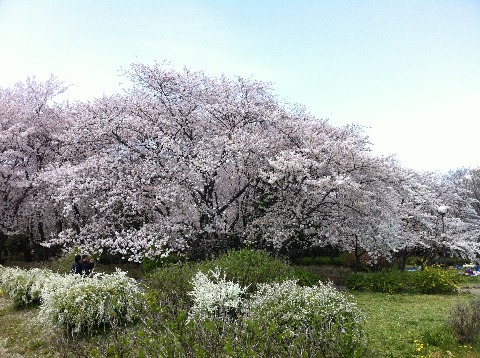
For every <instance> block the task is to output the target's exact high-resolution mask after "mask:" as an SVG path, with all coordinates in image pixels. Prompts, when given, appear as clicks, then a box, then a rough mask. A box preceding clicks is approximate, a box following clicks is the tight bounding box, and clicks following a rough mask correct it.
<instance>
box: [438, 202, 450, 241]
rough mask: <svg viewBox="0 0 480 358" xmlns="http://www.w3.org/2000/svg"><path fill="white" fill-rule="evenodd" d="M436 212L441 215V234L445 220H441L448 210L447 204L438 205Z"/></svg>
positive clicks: (443, 231) (443, 230)
mask: <svg viewBox="0 0 480 358" xmlns="http://www.w3.org/2000/svg"><path fill="white" fill-rule="evenodd" d="M437 212H438V213H439V214H440V216H441V217H442V234H443V233H445V221H444V220H443V219H444V217H445V214H446V213H447V212H448V206H446V205H440V206H439V207H438V208H437Z"/></svg>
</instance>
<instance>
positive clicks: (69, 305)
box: [39, 269, 142, 335]
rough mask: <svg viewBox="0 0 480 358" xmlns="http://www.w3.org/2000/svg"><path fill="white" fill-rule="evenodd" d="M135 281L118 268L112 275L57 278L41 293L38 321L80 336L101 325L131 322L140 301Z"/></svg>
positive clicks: (52, 279)
mask: <svg viewBox="0 0 480 358" xmlns="http://www.w3.org/2000/svg"><path fill="white" fill-rule="evenodd" d="M141 295H142V293H141V290H140V289H139V287H138V285H137V283H136V281H135V280H134V279H132V278H129V277H127V276H126V274H125V272H122V271H120V270H118V269H117V271H116V272H115V273H113V274H111V275H106V274H101V273H98V274H95V275H94V276H93V277H82V276H80V275H63V276H60V275H58V276H55V277H52V278H50V279H48V280H46V282H45V284H44V286H43V288H42V291H41V302H42V304H41V306H40V313H39V318H40V320H41V321H43V322H44V323H47V324H51V325H53V326H54V327H59V328H61V329H63V330H64V331H66V332H68V333H70V334H72V335H77V334H79V333H82V332H85V331H87V332H91V331H92V329H93V328H96V327H99V326H102V325H103V326H106V325H110V326H116V325H118V324H119V323H128V322H132V321H133V320H134V319H135V318H136V312H137V310H136V308H137V307H138V306H137V305H138V304H139V302H140V299H141Z"/></svg>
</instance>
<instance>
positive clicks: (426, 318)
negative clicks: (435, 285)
mask: <svg viewBox="0 0 480 358" xmlns="http://www.w3.org/2000/svg"><path fill="white" fill-rule="evenodd" d="M353 296H354V297H355V300H356V301H357V303H358V305H359V307H360V308H361V309H363V311H364V312H365V313H366V315H367V317H368V326H367V333H368V338H369V347H370V352H369V357H395V358H396V357H398V358H405V357H480V345H479V344H475V345H470V344H468V345H460V344H458V343H456V342H455V341H454V339H453V336H452V334H451V332H449V330H448V328H447V327H446V325H445V321H446V317H447V315H448V312H449V310H450V307H451V306H452V305H453V304H455V302H456V300H457V299H459V300H462V301H465V304H468V301H469V299H471V298H472V295H470V294H459V295H410V294H394V295H391V294H384V293H369V292H355V293H353Z"/></svg>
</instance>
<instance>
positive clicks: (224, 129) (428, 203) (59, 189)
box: [0, 64, 480, 261]
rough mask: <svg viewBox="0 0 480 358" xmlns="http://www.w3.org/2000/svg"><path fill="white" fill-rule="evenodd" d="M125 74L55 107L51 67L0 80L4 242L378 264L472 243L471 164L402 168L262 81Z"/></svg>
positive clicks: (144, 71)
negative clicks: (112, 86)
mask: <svg viewBox="0 0 480 358" xmlns="http://www.w3.org/2000/svg"><path fill="white" fill-rule="evenodd" d="M125 75H126V76H127V78H129V80H130V81H131V83H132V85H131V87H129V88H127V89H126V91H125V92H124V93H121V94H116V95H112V96H105V97H102V98H98V99H96V100H94V101H93V102H87V103H84V102H76V103H73V104H72V103H55V102H54V99H55V96H56V95H57V94H60V93H62V92H63V91H64V90H65V88H64V87H63V85H62V84H61V83H59V82H58V81H56V80H55V79H54V78H51V79H50V80H49V81H47V82H46V83H38V82H36V81H35V80H34V79H29V80H27V81H26V83H24V84H22V83H19V84H18V85H16V86H15V87H14V88H13V89H2V90H0V127H1V132H0V184H1V186H0V195H1V196H2V199H3V200H2V201H1V202H0V244H1V240H2V238H3V239H5V238H6V237H8V236H9V235H12V234H14V233H18V232H23V233H28V235H29V237H30V238H31V240H34V241H36V242H40V243H41V244H42V245H45V246H52V245H60V246H62V247H70V246H75V247H79V248H82V249H85V250H88V251H90V252H99V253H101V252H109V253H114V254H120V255H123V256H124V257H126V258H128V259H129V260H132V261H141V260H142V259H143V258H145V257H158V256H162V255H163V256H165V255H168V254H169V253H171V252H183V253H188V254H190V255H198V256H208V255H211V254H215V253H217V252H220V251H223V250H225V249H227V248H232V247H240V246H245V245H251V246H254V247H262V248H267V249H270V250H273V251H275V252H277V253H288V252H289V250H291V249H292V248H298V247H311V246H326V245H330V246H334V247H337V248H339V249H341V250H345V251H349V252H354V253H355V256H356V257H357V258H358V257H360V256H361V255H363V254H368V256H369V257H370V258H371V259H372V260H376V259H378V258H380V257H382V258H386V259H391V258H393V257H398V256H402V255H405V254H406V253H409V252H412V251H413V250H418V249H425V250H430V251H431V252H434V253H438V252H442V251H445V250H448V251H449V252H455V253H457V254H459V255H462V256H473V255H475V254H476V252H477V251H478V241H479V238H480V229H479V226H480V221H479V210H478V207H479V202H478V199H479V198H478V185H477V184H478V183H477V182H478V180H477V181H474V180H473V179H471V178H472V176H471V175H476V176H474V178H476V179H478V169H477V170H476V171H472V173H473V174H471V175H470V174H468V173H465V174H464V175H463V176H462V175H457V179H455V180H454V179H451V180H446V179H445V178H442V177H440V176H438V175H435V174H432V173H418V172H414V171H412V170H409V169H407V168H403V167H401V166H400V165H399V164H398V163H397V162H396V161H395V159H394V158H391V157H378V156H374V155H372V153H371V151H370V147H369V146H370V143H369V141H368V138H367V137H366V136H365V134H364V133H363V132H362V129H361V128H360V127H357V126H346V127H335V126H333V125H331V124H330V123H329V122H328V121H327V120H322V119H317V118H315V117H313V116H312V115H310V114H309V113H308V112H307V111H306V110H305V109H303V108H301V107H298V106H293V105H288V104H284V103H281V102H280V101H279V100H278V99H277V98H276V97H275V96H274V95H273V93H272V90H271V88H270V85H269V84H268V83H264V82H261V81H256V80H253V79H245V78H240V77H238V78H226V77H225V76H220V77H211V76H207V75H205V74H204V73H202V72H198V71H190V70H188V69H184V70H183V71H177V70H175V69H173V68H171V67H169V66H166V65H163V64H162V65H159V64H157V65H153V66H147V65H143V64H134V65H132V67H131V68H130V69H129V70H128V71H126V73H125ZM467 174H468V175H470V177H468V175H467ZM468 178H470V179H468ZM475 183H477V184H475ZM475 188H476V189H475ZM440 205H446V206H448V207H449V211H448V213H447V214H446V215H445V216H442V215H440V214H439V213H438V212H437V208H438V206H440ZM440 222H441V223H442V224H443V225H440Z"/></svg>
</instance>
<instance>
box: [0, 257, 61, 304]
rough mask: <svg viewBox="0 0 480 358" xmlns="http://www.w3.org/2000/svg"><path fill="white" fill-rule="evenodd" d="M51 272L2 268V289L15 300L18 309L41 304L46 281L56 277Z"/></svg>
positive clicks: (0, 274)
mask: <svg viewBox="0 0 480 358" xmlns="http://www.w3.org/2000/svg"><path fill="white" fill-rule="evenodd" d="M54 275H55V274H54V273H52V271H50V270H43V269H38V268H33V269H30V270H24V269H21V268H18V267H3V266H0V289H1V291H2V292H4V294H5V295H6V296H8V297H9V298H10V299H12V300H13V303H14V306H15V307H17V308H20V307H25V306H27V305H28V304H30V303H32V302H37V303H38V302H40V292H41V289H42V287H43V285H44V283H45V281H46V280H47V279H48V278H50V277H51V276H54Z"/></svg>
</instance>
